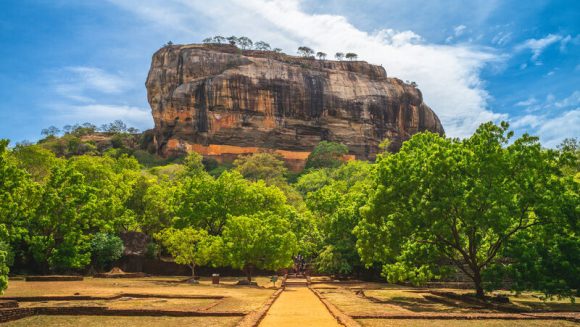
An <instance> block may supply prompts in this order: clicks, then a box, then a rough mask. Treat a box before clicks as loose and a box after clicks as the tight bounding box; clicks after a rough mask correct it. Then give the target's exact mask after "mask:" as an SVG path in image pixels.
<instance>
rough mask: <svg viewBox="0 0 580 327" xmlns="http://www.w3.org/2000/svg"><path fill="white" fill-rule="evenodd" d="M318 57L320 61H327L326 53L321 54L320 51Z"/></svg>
mask: <svg viewBox="0 0 580 327" xmlns="http://www.w3.org/2000/svg"><path fill="white" fill-rule="evenodd" d="M316 57H317V58H318V59H319V60H325V59H326V53H324V52H320V51H319V52H317V53H316Z"/></svg>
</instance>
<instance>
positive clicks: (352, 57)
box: [344, 52, 358, 61]
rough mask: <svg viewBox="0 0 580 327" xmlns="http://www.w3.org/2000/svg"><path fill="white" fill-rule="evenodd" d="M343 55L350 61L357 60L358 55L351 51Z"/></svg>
mask: <svg viewBox="0 0 580 327" xmlns="http://www.w3.org/2000/svg"><path fill="white" fill-rule="evenodd" d="M344 57H345V58H346V59H348V60H350V61H353V60H357V58H358V55H357V54H356V53H353V52H348V53H347V54H346V55H344Z"/></svg>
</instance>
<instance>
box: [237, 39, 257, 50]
mask: <svg viewBox="0 0 580 327" xmlns="http://www.w3.org/2000/svg"><path fill="white" fill-rule="evenodd" d="M253 44H254V42H252V40H250V38H248V37H245V36H242V37H239V38H238V45H239V46H240V48H242V50H246V49H250V48H252V45H253Z"/></svg>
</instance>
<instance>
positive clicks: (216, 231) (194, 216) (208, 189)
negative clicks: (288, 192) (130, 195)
mask: <svg viewBox="0 0 580 327" xmlns="http://www.w3.org/2000/svg"><path fill="white" fill-rule="evenodd" d="M175 203H177V204H178V205H177V208H176V212H175V215H176V218H175V219H174V224H175V227H177V228H185V227H188V226H191V227H194V228H202V229H205V230H207V231H208V232H209V233H210V234H211V235H220V234H221V233H222V230H223V228H224V225H225V224H226V222H227V221H228V219H229V217H231V216H240V215H251V214H255V213H258V212H262V211H269V212H277V213H282V212H284V211H285V209H286V206H285V204H286V197H285V196H284V194H283V193H282V192H281V191H280V190H279V189H278V188H277V187H274V186H267V185H266V184H265V183H264V182H263V181H259V182H256V183H253V182H250V181H247V180H245V179H244V178H243V177H242V175H240V174H239V173H238V172H235V171H234V172H224V173H223V174H222V175H221V176H219V177H218V178H213V177H211V176H203V177H193V178H187V179H186V180H185V181H184V183H183V186H182V187H181V188H180V189H179V190H178V192H177V194H176V199H175Z"/></svg>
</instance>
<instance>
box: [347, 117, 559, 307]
mask: <svg viewBox="0 0 580 327" xmlns="http://www.w3.org/2000/svg"><path fill="white" fill-rule="evenodd" d="M508 127H509V126H508V124H507V123H502V124H501V126H496V125H494V124H493V123H486V124H483V125H481V126H480V127H479V128H478V129H477V131H476V132H475V133H474V134H473V136H471V137H470V138H466V139H464V140H457V139H447V138H443V137H441V136H439V135H437V134H432V133H420V134H416V135H414V136H413V137H412V138H411V139H410V140H409V141H407V142H405V143H404V144H403V147H402V148H401V151H400V152H398V153H397V154H394V155H387V154H385V155H382V156H380V157H379V159H378V163H377V166H378V173H377V180H376V182H377V184H378V187H377V190H376V192H375V193H374V195H372V197H371V199H370V201H369V203H368V205H367V206H366V207H364V210H363V218H362V219H361V222H360V223H359V226H358V227H357V230H356V234H357V236H358V238H359V240H358V248H359V252H360V254H361V256H362V258H363V259H364V260H365V262H366V263H367V264H369V263H372V262H380V263H382V264H383V275H384V276H385V277H386V278H387V279H388V280H389V281H391V282H396V281H403V280H410V281H413V282H422V281H425V280H428V279H430V278H432V277H435V276H438V275H440V274H441V270H440V269H439V268H440V267H441V263H442V262H444V260H447V261H449V262H452V263H453V264H454V265H455V266H456V267H457V269H459V270H461V271H463V272H464V273H465V274H466V275H467V276H468V277H469V278H470V279H471V280H472V281H473V285H474V288H475V290H476V294H477V296H478V297H483V295H484V280H483V275H482V272H483V271H484V270H485V269H487V268H488V267H489V265H490V264H492V263H494V260H495V259H496V258H497V256H498V254H499V253H501V250H502V248H504V246H505V244H506V243H508V242H509V241H510V240H511V239H513V238H514V237H517V236H518V235H520V234H521V233H522V232H527V231H528V230H532V228H534V227H537V226H538V225H544V224H558V223H559V220H561V219H562V216H561V215H559V214H558V213H557V210H558V203H559V202H558V201H559V200H558V198H559V196H560V194H562V191H563V189H562V186H561V183H560V180H559V179H558V178H555V176H558V175H559V174H560V172H559V168H558V162H557V157H556V155H555V152H554V151H551V150H543V149H542V148H541V146H540V144H539V142H538V139H537V138H535V137H530V136H528V135H524V136H522V137H520V138H519V139H517V140H515V141H514V142H513V143H512V144H509V142H510V138H511V137H512V135H513V133H512V132H508ZM379 244H380V246H377V245H379Z"/></svg>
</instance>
